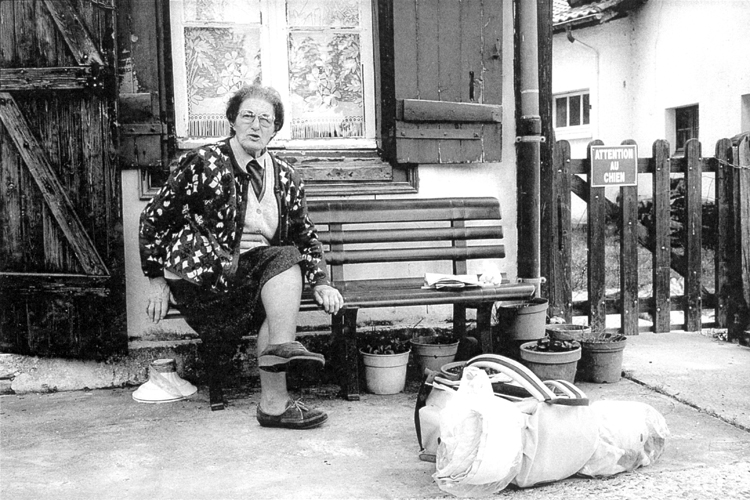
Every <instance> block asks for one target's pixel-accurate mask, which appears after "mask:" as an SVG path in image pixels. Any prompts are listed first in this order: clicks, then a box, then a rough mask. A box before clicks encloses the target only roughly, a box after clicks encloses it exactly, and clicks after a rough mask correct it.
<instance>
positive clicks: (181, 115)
mask: <svg viewBox="0 0 750 500" xmlns="http://www.w3.org/2000/svg"><path fill="white" fill-rule="evenodd" d="M359 1H360V2H361V3H360V16H361V18H360V29H359V30H358V31H357V32H358V33H359V35H360V37H359V38H360V57H361V60H360V64H361V70H362V80H363V88H364V91H363V101H364V102H363V106H364V119H365V137H364V138H351V139H292V138H291V137H290V131H291V127H290V126H289V124H285V126H284V127H283V128H282V129H281V130H280V131H279V134H278V136H277V137H275V138H274V140H273V142H272V143H271V146H270V148H271V149H272V150H280V149H282V150H283V149H292V150H300V151H304V150H373V151H374V150H376V149H377V143H378V135H379V133H380V132H379V130H378V127H377V122H376V106H377V100H378V92H377V88H376V75H375V72H376V61H377V58H376V55H375V37H376V35H377V26H376V24H375V19H374V16H373V9H374V6H375V5H377V3H378V0H359ZM258 4H259V6H260V8H261V13H260V15H259V18H260V23H259V24H258V26H259V28H258V29H259V30H260V50H261V52H262V54H264V55H265V56H266V57H267V59H268V60H271V61H280V62H279V63H277V65H278V66H281V67H285V68H288V66H289V64H288V51H287V50H286V47H287V42H288V37H289V34H290V33H291V32H295V31H309V28H308V29H307V30H306V29H305V28H300V27H297V28H292V29H290V28H289V27H288V25H287V24H286V19H285V17H286V11H285V8H286V0H259V2H258ZM169 9H170V15H169V18H168V24H169V33H170V36H169V41H170V48H169V50H170V52H171V57H172V65H171V68H170V71H171V73H172V79H173V91H174V94H173V97H174V137H175V143H176V147H177V149H180V150H190V149H193V148H196V147H199V146H202V145H204V144H206V143H209V142H212V141H214V140H219V139H222V138H223V137H202V138H191V137H189V136H188V130H187V108H188V104H187V98H186V96H187V76H186V74H185V58H184V50H182V47H184V43H185V42H184V28H185V27H186V26H191V25H193V23H191V22H188V21H185V19H184V14H183V13H184V10H183V9H184V3H183V2H182V0H170V1H169ZM254 24H255V23H245V24H240V23H236V24H235V23H226V22H205V23H201V24H199V25H200V26H207V27H224V26H250V25H254ZM332 31H333V30H332ZM272 33H276V35H275V37H274V36H273V35H272ZM279 41H281V42H283V43H279ZM261 74H262V76H263V78H264V84H265V85H269V86H271V87H274V88H276V89H277V90H279V93H280V94H281V96H282V102H284V104H285V105H287V106H288V103H289V102H290V98H289V72H288V71H286V72H284V71H276V72H275V73H274V72H269V74H263V73H261Z"/></svg>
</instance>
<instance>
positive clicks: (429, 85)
mask: <svg viewBox="0 0 750 500" xmlns="http://www.w3.org/2000/svg"><path fill="white" fill-rule="evenodd" d="M392 9H393V40H394V62H393V65H394V80H395V82H394V93H395V104H396V109H395V114H396V121H395V127H394V131H393V132H394V133H395V158H396V161H397V162H399V163H471V162H490V161H499V160H500V159H501V153H502V151H501V119H502V107H501V95H502V79H501V68H502V60H501V59H502V45H501V44H502V1H501V0H463V1H460V2H459V1H456V0H430V1H424V0H394V1H393V3H392Z"/></svg>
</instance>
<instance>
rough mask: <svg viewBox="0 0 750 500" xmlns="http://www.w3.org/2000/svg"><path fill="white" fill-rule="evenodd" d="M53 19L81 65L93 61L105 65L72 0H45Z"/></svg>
mask: <svg viewBox="0 0 750 500" xmlns="http://www.w3.org/2000/svg"><path fill="white" fill-rule="evenodd" d="M44 5H45V6H46V7H47V10H48V11H49V13H50V15H51V16H52V19H53V20H54V21H55V25H57V29H58V30H60V34H61V35H62V37H63V39H64V40H65V43H66V44H67V45H68V48H69V49H70V51H71V52H72V53H73V57H75V59H76V61H78V64H80V65H82V66H83V65H89V64H92V63H96V64H99V65H100V66H104V65H105V63H104V58H103V57H102V55H101V53H100V52H99V49H97V47H96V44H95V43H94V40H93V39H92V38H91V35H89V32H88V30H87V29H86V26H85V25H84V23H83V20H82V19H81V16H79V15H78V11H77V10H76V7H75V5H74V4H73V2H71V1H70V0H44Z"/></svg>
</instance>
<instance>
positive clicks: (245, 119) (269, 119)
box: [237, 109, 275, 127]
mask: <svg viewBox="0 0 750 500" xmlns="http://www.w3.org/2000/svg"><path fill="white" fill-rule="evenodd" d="M237 118H238V119H239V120H240V121H241V122H242V123H246V124H248V125H250V124H251V123H253V122H254V121H255V119H256V118H257V119H258V123H260V125H261V127H270V126H271V125H273V121H274V119H275V118H274V117H273V116H272V115H269V114H268V113H260V114H257V113H255V112H253V111H250V110H249V109H243V110H242V111H240V112H239V113H237Z"/></svg>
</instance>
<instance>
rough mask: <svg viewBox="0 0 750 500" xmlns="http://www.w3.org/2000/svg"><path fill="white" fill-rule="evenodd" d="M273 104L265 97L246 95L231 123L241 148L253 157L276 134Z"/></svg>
mask: <svg viewBox="0 0 750 500" xmlns="http://www.w3.org/2000/svg"><path fill="white" fill-rule="evenodd" d="M275 120H276V117H275V116H274V114H273V105H272V104H271V103H270V102H268V101H266V100H265V99H260V98H258V97H248V98H247V99H245V100H244V101H242V104H240V109H239V111H238V112H237V118H236V119H235V120H234V123H233V124H232V125H233V126H234V131H235V134H236V136H237V140H238V141H239V143H240V145H241V146H242V149H244V150H245V152H246V153H247V154H249V155H251V156H253V157H256V156H258V155H259V154H260V153H261V152H262V151H263V150H264V149H265V148H266V146H267V145H268V143H269V142H271V139H273V137H274V136H275V135H276V130H274V121H275Z"/></svg>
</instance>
